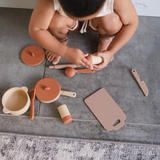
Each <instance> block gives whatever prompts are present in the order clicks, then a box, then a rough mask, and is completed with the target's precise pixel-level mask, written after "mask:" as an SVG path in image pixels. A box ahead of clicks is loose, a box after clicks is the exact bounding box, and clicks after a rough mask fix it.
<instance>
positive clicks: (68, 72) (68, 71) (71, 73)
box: [65, 67, 95, 77]
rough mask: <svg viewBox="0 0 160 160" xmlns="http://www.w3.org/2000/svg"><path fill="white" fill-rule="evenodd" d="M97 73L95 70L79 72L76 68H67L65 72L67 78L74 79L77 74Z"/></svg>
mask: <svg viewBox="0 0 160 160" xmlns="http://www.w3.org/2000/svg"><path fill="white" fill-rule="evenodd" d="M94 72H95V71H94V70H93V71H92V70H90V69H78V70H75V69H74V68H71V67H69V68H67V69H66V70H65V74H66V76H67V77H73V76H74V75H75V74H76V73H94Z"/></svg>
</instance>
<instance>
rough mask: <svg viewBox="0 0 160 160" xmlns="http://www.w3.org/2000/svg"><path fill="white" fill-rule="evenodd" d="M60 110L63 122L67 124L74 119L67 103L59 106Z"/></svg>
mask: <svg viewBox="0 0 160 160" xmlns="http://www.w3.org/2000/svg"><path fill="white" fill-rule="evenodd" d="M58 111H59V114H60V116H61V118H62V121H63V123H65V124H67V123H70V122H71V121H72V117H71V114H70V112H69V110H68V108H67V106H66V105H65V104H64V105H61V106H59V107H58Z"/></svg>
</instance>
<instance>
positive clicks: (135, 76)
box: [131, 69, 149, 97]
mask: <svg viewBox="0 0 160 160" xmlns="http://www.w3.org/2000/svg"><path fill="white" fill-rule="evenodd" d="M131 73H132V75H133V77H134V78H135V80H136V81H137V83H138V85H139V87H140V88H141V90H142V92H143V94H144V95H145V96H146V97H147V96H148V94H149V91H148V88H147V86H146V84H145V82H144V81H141V80H140V78H139V75H138V73H137V71H136V70H135V69H132V71H131Z"/></svg>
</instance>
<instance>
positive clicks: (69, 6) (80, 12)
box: [59, 0, 106, 17]
mask: <svg viewBox="0 0 160 160" xmlns="http://www.w3.org/2000/svg"><path fill="white" fill-rule="evenodd" d="M105 1H106V0H59V2H60V4H61V6H62V8H63V10H64V11H66V12H67V13H68V14H70V15H72V16H74V17H85V16H89V15H92V14H94V13H96V12H97V11H98V10H99V9H100V8H101V7H102V5H103V4H104V2H105Z"/></svg>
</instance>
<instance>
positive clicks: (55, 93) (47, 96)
mask: <svg viewBox="0 0 160 160" xmlns="http://www.w3.org/2000/svg"><path fill="white" fill-rule="evenodd" d="M35 88H36V97H37V98H38V99H39V100H40V101H42V102H45V103H49V102H53V101H55V100H56V99H58V97H59V95H60V90H61V87H60V85H59V83H58V82H57V81H56V80H54V79H52V78H44V79H41V80H40V81H38V82H37V84H36V86H35Z"/></svg>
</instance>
